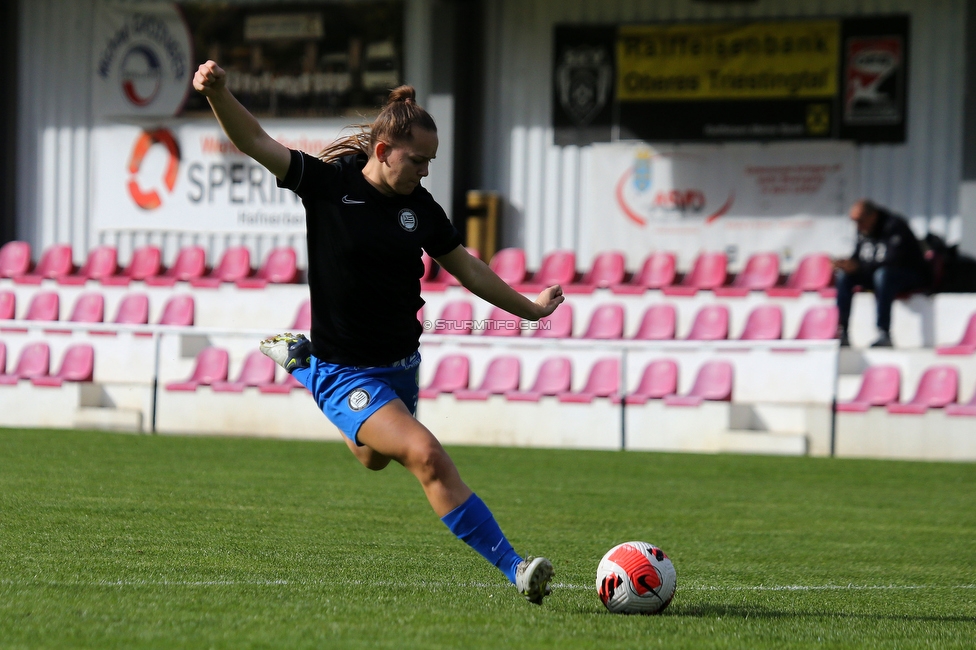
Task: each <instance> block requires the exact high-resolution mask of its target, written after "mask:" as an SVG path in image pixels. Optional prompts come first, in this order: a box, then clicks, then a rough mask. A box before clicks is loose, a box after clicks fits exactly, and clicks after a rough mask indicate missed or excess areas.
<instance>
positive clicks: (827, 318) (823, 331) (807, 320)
mask: <svg viewBox="0 0 976 650" xmlns="http://www.w3.org/2000/svg"><path fill="white" fill-rule="evenodd" d="M839 320H840V312H839V311H838V310H837V307H836V306H835V305H821V306H819V307H811V308H810V309H808V310H807V313H805V314H804V315H803V320H802V321H801V322H800V331H799V332H797V334H796V338H797V339H800V340H804V339H805V340H810V341H829V340H830V339H835V338H837V323H838V322H839Z"/></svg>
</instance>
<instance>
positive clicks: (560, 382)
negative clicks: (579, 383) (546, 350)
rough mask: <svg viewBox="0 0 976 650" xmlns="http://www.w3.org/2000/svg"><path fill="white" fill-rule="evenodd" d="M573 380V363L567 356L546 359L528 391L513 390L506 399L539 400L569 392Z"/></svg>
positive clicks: (507, 394)
mask: <svg viewBox="0 0 976 650" xmlns="http://www.w3.org/2000/svg"><path fill="white" fill-rule="evenodd" d="M572 380H573V364H572V362H571V361H570V360H569V359H568V358H566V357H554V358H552V359H546V360H545V361H543V362H542V365H541V366H540V367H539V374H538V375H536V378H535V383H534V384H533V385H532V388H531V389H530V390H527V391H521V390H511V391H508V392H507V393H505V399H507V400H510V401H512V402H538V401H539V400H540V399H542V397H544V396H546V397H554V396H556V395H559V394H561V393H566V392H569V388H570V385H571V383H572Z"/></svg>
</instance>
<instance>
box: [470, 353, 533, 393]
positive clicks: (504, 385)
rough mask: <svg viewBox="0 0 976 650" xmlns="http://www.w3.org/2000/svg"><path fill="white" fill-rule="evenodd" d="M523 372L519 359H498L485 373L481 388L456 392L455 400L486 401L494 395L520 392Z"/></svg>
mask: <svg viewBox="0 0 976 650" xmlns="http://www.w3.org/2000/svg"><path fill="white" fill-rule="evenodd" d="M521 372H522V367H521V364H520V363H519V360H518V357H510V356H506V357H498V358H496V359H492V360H491V362H490V363H489V364H488V369H487V370H486V371H485V378H484V380H483V381H482V382H481V386H479V387H478V388H475V389H469V388H461V389H459V390H456V391H454V397H455V399H459V400H479V401H484V400H486V399H488V398H489V397H491V396H492V395H504V394H505V393H507V392H508V391H512V390H518V387H519V377H520V375H521Z"/></svg>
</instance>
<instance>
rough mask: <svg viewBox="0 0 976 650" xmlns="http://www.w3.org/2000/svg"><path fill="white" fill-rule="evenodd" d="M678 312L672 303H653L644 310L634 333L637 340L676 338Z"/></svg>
mask: <svg viewBox="0 0 976 650" xmlns="http://www.w3.org/2000/svg"><path fill="white" fill-rule="evenodd" d="M677 320H678V317H677V313H676V312H675V309H674V306H672V305H651V306H650V307H648V308H647V311H645V312H644V316H643V317H642V318H641V322H640V326H638V328H637V333H636V334H635V335H634V340H636V341H667V340H671V339H673V338H674V331H675V327H676V325H677Z"/></svg>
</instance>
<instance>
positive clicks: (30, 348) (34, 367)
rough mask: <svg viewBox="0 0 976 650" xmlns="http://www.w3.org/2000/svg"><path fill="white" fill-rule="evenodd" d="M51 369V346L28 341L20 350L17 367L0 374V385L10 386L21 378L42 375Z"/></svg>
mask: <svg viewBox="0 0 976 650" xmlns="http://www.w3.org/2000/svg"><path fill="white" fill-rule="evenodd" d="M50 369H51V348H49V347H48V345H47V343H43V342H40V341H38V342H35V343H28V344H27V345H25V346H24V348H23V349H22V350H21V351H20V358H19V359H17V367H16V368H14V371H13V372H12V373H10V374H9V375H0V386H11V385H14V384H16V383H17V382H18V381H19V380H21V379H34V378H35V377H43V376H45V375H47V374H48V372H50Z"/></svg>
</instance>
